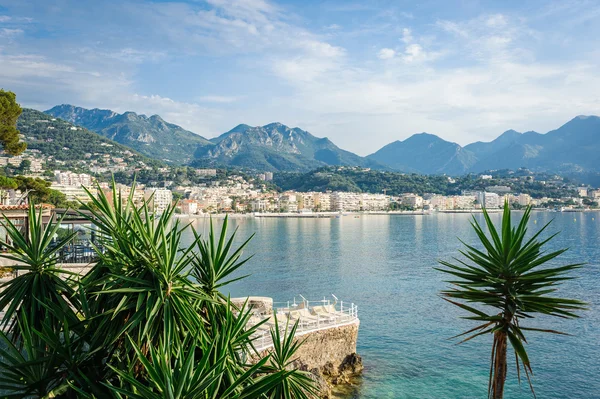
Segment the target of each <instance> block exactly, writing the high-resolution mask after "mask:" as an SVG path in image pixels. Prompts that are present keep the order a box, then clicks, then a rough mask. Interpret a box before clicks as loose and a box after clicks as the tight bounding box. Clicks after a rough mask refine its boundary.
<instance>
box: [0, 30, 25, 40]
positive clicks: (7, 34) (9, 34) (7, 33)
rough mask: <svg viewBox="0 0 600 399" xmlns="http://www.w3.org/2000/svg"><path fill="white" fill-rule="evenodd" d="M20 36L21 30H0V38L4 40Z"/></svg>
mask: <svg viewBox="0 0 600 399" xmlns="http://www.w3.org/2000/svg"><path fill="white" fill-rule="evenodd" d="M21 34H23V29H9V28H2V29H0V37H2V38H6V39H12V38H14V37H15V36H17V35H21Z"/></svg>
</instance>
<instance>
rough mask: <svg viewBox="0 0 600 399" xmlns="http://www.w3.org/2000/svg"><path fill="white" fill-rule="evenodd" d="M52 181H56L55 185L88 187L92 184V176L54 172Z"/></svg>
mask: <svg viewBox="0 0 600 399" xmlns="http://www.w3.org/2000/svg"><path fill="white" fill-rule="evenodd" d="M54 180H56V183H58V184H61V185H65V186H85V187H90V186H91V185H92V184H93V178H92V176H90V175H88V174H87V173H73V172H63V171H60V170H55V171H54Z"/></svg>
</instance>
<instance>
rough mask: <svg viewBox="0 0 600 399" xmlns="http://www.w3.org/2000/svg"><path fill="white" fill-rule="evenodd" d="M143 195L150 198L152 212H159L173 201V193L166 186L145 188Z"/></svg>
mask: <svg viewBox="0 0 600 399" xmlns="http://www.w3.org/2000/svg"><path fill="white" fill-rule="evenodd" d="M144 197H145V198H146V199H150V198H151V197H152V201H151V202H150V205H151V208H152V210H153V211H154V213H157V214H161V213H163V212H164V211H165V210H166V209H167V207H169V206H170V205H171V204H172V203H173V193H172V192H171V190H168V189H166V188H147V189H145V190H144Z"/></svg>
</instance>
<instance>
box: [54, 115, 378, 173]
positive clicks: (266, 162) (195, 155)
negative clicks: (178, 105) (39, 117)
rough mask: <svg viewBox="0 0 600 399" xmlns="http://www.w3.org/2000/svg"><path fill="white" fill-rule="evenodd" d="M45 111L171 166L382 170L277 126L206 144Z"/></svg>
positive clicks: (146, 120) (161, 130) (168, 127)
mask: <svg viewBox="0 0 600 399" xmlns="http://www.w3.org/2000/svg"><path fill="white" fill-rule="evenodd" d="M45 112H46V113H47V114H49V115H52V116H54V117H56V118H60V119H64V120H66V121H68V122H71V123H74V124H76V125H79V126H83V127H85V128H86V129H89V130H92V131H95V132H96V133H98V134H100V135H102V136H104V137H107V138H109V139H111V140H114V141H116V142H117V143H120V144H123V145H126V146H128V147H131V148H133V149H135V150H136V151H139V152H140V153H142V154H144V155H146V156H148V157H152V158H155V159H160V160H162V161H165V162H168V163H173V164H193V165H196V166H231V167H239V168H248V169H255V170H262V171H283V170H285V171H302V172H306V171H309V170H312V169H315V168H318V167H321V166H328V165H347V166H362V167H374V168H379V169H387V167H386V166H384V165H381V164H379V163H377V162H376V161H374V160H371V159H368V158H365V157H361V156H358V155H356V154H353V153H351V152H348V151H344V150H342V149H340V148H338V147H337V146H336V145H335V144H333V143H332V142H331V141H330V140H329V139H327V138H318V137H315V136H313V135H312V134H310V133H309V132H307V131H304V130H302V129H299V128H289V127H287V126H285V125H282V124H281V123H271V124H268V125H265V126H255V127H253V126H248V125H238V126H236V127H235V128H233V129H231V130H230V131H228V132H226V133H223V134H222V135H220V136H219V137H216V138H214V139H211V140H207V139H206V138H204V137H202V136H199V135H196V134H194V133H192V132H190V131H187V130H185V129H183V128H182V127H180V126H177V125H174V124H171V123H168V122H165V121H164V120H163V119H162V118H161V117H160V116H158V115H152V116H150V117H147V116H146V115H139V114H136V113H135V112H125V113H123V114H118V113H116V112H113V111H110V110H102V109H85V108H81V107H75V106H73V105H68V104H63V105H58V106H56V107H53V108H51V109H49V110H47V111H45Z"/></svg>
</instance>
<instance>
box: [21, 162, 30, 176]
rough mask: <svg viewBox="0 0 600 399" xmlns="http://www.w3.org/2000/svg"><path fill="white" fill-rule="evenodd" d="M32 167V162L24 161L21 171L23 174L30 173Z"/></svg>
mask: <svg viewBox="0 0 600 399" xmlns="http://www.w3.org/2000/svg"><path fill="white" fill-rule="evenodd" d="M30 167H31V161H30V160H29V159H24V160H22V161H21V164H20V165H19V170H20V171H21V173H23V172H25V171H28V170H29V168H30Z"/></svg>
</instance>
